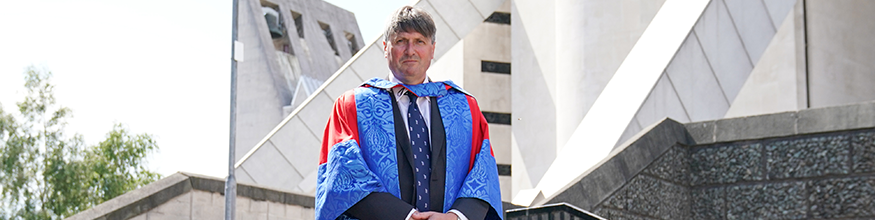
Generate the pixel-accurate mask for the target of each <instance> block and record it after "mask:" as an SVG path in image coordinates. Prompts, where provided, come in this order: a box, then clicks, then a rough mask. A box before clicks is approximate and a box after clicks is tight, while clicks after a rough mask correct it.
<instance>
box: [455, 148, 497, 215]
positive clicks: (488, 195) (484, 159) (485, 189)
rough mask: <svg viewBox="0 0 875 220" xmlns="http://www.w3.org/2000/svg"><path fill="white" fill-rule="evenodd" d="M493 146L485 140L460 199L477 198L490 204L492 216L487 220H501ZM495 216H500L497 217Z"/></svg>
mask: <svg viewBox="0 0 875 220" xmlns="http://www.w3.org/2000/svg"><path fill="white" fill-rule="evenodd" d="M491 148H492V146H491V145H490V144H489V140H488V139H486V140H483V146H482V147H481V148H480V152H479V153H477V156H476V158H475V159H474V166H473V167H472V168H471V171H470V172H468V176H467V177H465V182H464V183H462V189H461V192H460V193H459V196H457V199H458V198H477V199H480V200H483V201H486V202H487V203H489V206H490V208H492V210H490V214H488V215H487V216H486V218H487V219H501V218H502V217H503V215H501V214H500V213H501V212H502V208H501V189H500V186H499V184H498V168H497V166H496V163H495V157H493V156H492V150H491ZM495 214H498V215H497V216H496V215H495Z"/></svg>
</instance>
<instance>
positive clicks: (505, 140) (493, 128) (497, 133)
mask: <svg viewBox="0 0 875 220" xmlns="http://www.w3.org/2000/svg"><path fill="white" fill-rule="evenodd" d="M510 135H511V126H510V125H502V124H489V141H490V142H489V143H491V144H492V153H493V154H494V156H495V162H496V163H498V164H511V163H512V161H511V156H510V141H511V137H510Z"/></svg>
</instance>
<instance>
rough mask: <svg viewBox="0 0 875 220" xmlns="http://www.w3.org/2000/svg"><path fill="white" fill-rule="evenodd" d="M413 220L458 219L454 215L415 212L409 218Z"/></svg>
mask: <svg viewBox="0 0 875 220" xmlns="http://www.w3.org/2000/svg"><path fill="white" fill-rule="evenodd" d="M410 218H412V219H413V220H456V219H459V217H458V216H456V214H455V213H452V212H450V213H440V212H416V213H413V216H410Z"/></svg>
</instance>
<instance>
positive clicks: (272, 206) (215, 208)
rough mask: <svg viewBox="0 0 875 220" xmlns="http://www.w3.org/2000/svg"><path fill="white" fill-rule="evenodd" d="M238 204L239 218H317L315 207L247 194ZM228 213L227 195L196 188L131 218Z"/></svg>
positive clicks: (206, 216)
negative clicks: (226, 210)
mask: <svg viewBox="0 0 875 220" xmlns="http://www.w3.org/2000/svg"><path fill="white" fill-rule="evenodd" d="M236 207H237V213H236V214H237V217H236V219H281V220H308V219H314V218H315V211H314V209H313V208H312V207H303V206H297V205H289V204H283V203H278V202H273V201H265V200H253V199H250V198H246V197H237V206H236ZM224 216H225V197H224V196H223V195H221V194H219V193H217V192H207V191H200V190H192V191H189V192H187V193H184V194H182V195H179V196H176V197H174V198H173V199H171V200H170V201H167V202H166V203H164V204H161V205H159V206H158V207H155V208H153V209H151V210H149V211H147V212H145V213H142V214H140V215H137V216H135V217H133V218H131V219H132V220H150V219H222V218H224Z"/></svg>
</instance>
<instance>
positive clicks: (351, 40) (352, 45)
mask: <svg viewBox="0 0 875 220" xmlns="http://www.w3.org/2000/svg"><path fill="white" fill-rule="evenodd" d="M343 33H344V34H345V35H346V46H348V47H349V53H350V54H352V55H355V53H358V52H359V46H358V43H356V42H355V34H350V33H349V32H343Z"/></svg>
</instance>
